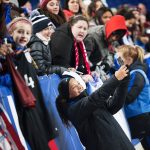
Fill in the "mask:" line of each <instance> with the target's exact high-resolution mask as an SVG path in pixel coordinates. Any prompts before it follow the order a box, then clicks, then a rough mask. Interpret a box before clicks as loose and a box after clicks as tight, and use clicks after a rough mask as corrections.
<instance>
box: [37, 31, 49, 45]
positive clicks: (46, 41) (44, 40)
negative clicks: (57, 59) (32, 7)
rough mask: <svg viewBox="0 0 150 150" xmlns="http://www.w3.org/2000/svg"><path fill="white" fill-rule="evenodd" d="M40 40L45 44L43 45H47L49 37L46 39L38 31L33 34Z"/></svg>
mask: <svg viewBox="0 0 150 150" xmlns="http://www.w3.org/2000/svg"><path fill="white" fill-rule="evenodd" d="M35 35H36V36H37V37H38V38H39V39H40V40H42V42H43V43H44V44H45V45H48V42H49V41H50V38H49V39H46V38H45V37H44V36H42V35H41V33H40V32H38V33H36V34H35Z"/></svg>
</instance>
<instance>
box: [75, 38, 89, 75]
mask: <svg viewBox="0 0 150 150" xmlns="http://www.w3.org/2000/svg"><path fill="white" fill-rule="evenodd" d="M78 45H79V48H80V50H81V54H82V57H83V61H84V64H85V67H86V71H87V73H88V74H91V71H90V65H89V62H88V57H87V52H86V49H85V45H84V43H83V41H82V42H79V43H78ZM74 48H75V68H76V69H77V68H78V66H79V49H78V46H77V41H76V40H75V39H74Z"/></svg>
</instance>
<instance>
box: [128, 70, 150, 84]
mask: <svg viewBox="0 0 150 150" xmlns="http://www.w3.org/2000/svg"><path fill="white" fill-rule="evenodd" d="M134 72H139V73H140V74H141V75H142V76H143V77H144V79H145V82H146V84H148V85H149V80H148V78H147V75H146V73H145V72H144V71H143V70H141V69H135V70H132V71H131V72H130V75H131V74H133V73H134Z"/></svg>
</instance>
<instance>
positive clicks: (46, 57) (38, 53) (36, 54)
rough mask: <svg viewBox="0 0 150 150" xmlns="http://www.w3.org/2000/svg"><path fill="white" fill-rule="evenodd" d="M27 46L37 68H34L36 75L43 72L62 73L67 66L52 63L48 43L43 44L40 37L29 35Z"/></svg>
mask: <svg viewBox="0 0 150 150" xmlns="http://www.w3.org/2000/svg"><path fill="white" fill-rule="evenodd" d="M28 47H30V48H31V51H30V53H31V56H32V58H33V59H34V61H35V63H36V65H37V67H38V68H36V71H37V74H38V75H44V74H52V73H56V74H62V73H63V72H64V71H66V70H67V68H64V67H60V66H55V65H52V58H51V51H50V47H49V44H48V45H45V44H44V43H43V42H42V40H41V39H39V38H38V37H37V36H36V35H33V36H32V37H31V40H30V42H29V43H28Z"/></svg>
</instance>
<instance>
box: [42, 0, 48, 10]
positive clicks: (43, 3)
mask: <svg viewBox="0 0 150 150" xmlns="http://www.w3.org/2000/svg"><path fill="white" fill-rule="evenodd" d="M49 1H50V0H42V1H41V3H40V8H41V9H43V8H44V7H45V6H46V5H47V3H48V2H49Z"/></svg>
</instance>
